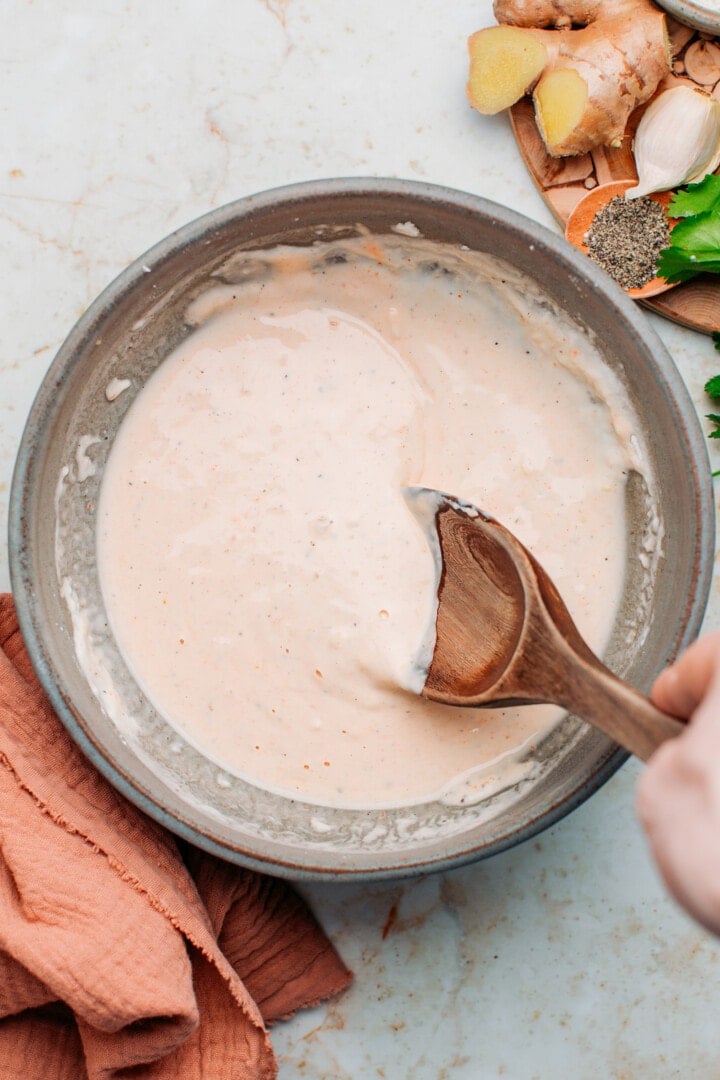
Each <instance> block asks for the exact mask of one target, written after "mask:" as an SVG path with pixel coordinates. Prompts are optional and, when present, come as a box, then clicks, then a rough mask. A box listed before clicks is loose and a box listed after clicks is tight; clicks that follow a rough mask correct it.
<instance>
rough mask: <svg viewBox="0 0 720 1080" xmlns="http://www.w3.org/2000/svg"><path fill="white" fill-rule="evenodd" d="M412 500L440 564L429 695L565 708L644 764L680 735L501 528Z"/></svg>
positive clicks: (455, 503)
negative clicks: (596, 649) (608, 662)
mask: <svg viewBox="0 0 720 1080" xmlns="http://www.w3.org/2000/svg"><path fill="white" fill-rule="evenodd" d="M405 494H406V498H407V500H408V504H409V505H410V508H411V509H412V510H413V512H414V513H415V514H416V516H417V517H418V519H419V520H420V522H421V524H423V526H424V527H425V529H426V532H427V535H428V540H429V542H430V544H431V547H433V549H434V550H435V551H436V554H439V558H440V561H441V567H440V571H441V572H440V577H439V582H440V583H439V586H438V593H437V596H438V606H437V617H436V623H435V630H436V637H435V646H434V651H433V655H432V660H431V662H430V665H429V668H428V671H427V677H426V679H425V685H424V687H423V690H422V694H423V696H424V697H426V698H429V699H430V700H432V701H439V702H443V703H444V704H446V705H462V706H468V705H469V706H503V705H532V704H537V703H539V702H551V703H553V704H556V705H562V706H563V707H564V708H566V709H568V710H569V711H570V712H572V713H574V714H575V715H576V716H579V717H581V718H582V719H583V720H587V721H589V722H590V723H591V724H594V725H595V727H597V728H600V730H601V731H604V732H605V734H606V735H609V736H610V738H611V739H614V740H615V741H616V742H618V743H620V745H621V746H624V747H625V749H626V750H629V751H630V752H631V753H633V754H635V755H636V756H637V757H639V758H641V759H642V760H643V761H646V760H647V758H648V757H649V756H650V755H651V754H652V752H653V751H654V750H655V749H656V748H657V747H658V746H659V745H660V744H661V743H663V742H665V740H666V739H670V738H673V737H674V736H676V735H678V734H679V733H680V732H681V731H682V729H683V724H682V723H681V722H680V721H679V720H676V719H675V718H674V717H671V716H667V715H666V714H665V713H663V712H660V710H659V709H656V708H655V706H654V705H653V704H652V703H651V702H650V701H649V700H648V699H647V698H646V697H644V696H643V695H642V694H640V693H638V691H637V690H633V689H632V687H630V686H628V685H627V684H626V683H624V682H622V680H620V679H618V678H617V676H615V675H613V674H612V672H611V671H609V670H608V669H607V668H606V667H605V665H604V664H602V663H601V662H600V660H598V658H597V657H596V656H595V654H594V653H593V652H592V651H591V650H590V649H589V647H588V646H587V645H586V644H585V642H584V641H583V639H582V638H581V636H580V634H579V632H578V630H577V628H576V626H575V624H574V622H573V620H572V618H571V616H570V613H569V612H568V610H567V608H566V607H565V604H564V603H563V601H562V598H561V597H560V594H559V593H558V591H557V589H556V588H555V586H554V585H553V583H552V581H551V580H550V578H549V577H548V575H547V574H546V573H545V571H544V570H543V569H542V567H541V566H540V565H539V564H538V563H537V562H536V560H535V559H534V558H533V556H532V555H531V554H530V552H529V551H528V550H527V549H526V548H525V547H523V545H522V544H521V543H520V541H519V540H517V539H516V538H515V537H514V536H513V534H512V533H511V532H509V531H508V530H507V529H506V528H505V527H504V526H503V525H501V524H500V523H499V522H497V521H495V520H494V519H493V518H491V517H488V516H487V515H486V514H483V513H482V511H480V510H478V509H477V508H476V507H474V506H471V505H470V504H468V503H464V502H461V501H460V500H457V499H454V498H453V497H452V496H450V495H445V494H443V493H442V492H439V491H434V490H432V489H429V488H406V489H405ZM438 544H439V548H440V550H439V553H438V552H437V545H438Z"/></svg>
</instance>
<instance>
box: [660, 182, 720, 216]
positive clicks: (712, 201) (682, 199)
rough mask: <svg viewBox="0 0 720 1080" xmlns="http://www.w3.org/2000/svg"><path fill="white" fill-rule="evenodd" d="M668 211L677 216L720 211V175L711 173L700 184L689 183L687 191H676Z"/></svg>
mask: <svg viewBox="0 0 720 1080" xmlns="http://www.w3.org/2000/svg"><path fill="white" fill-rule="evenodd" d="M668 212H669V214H670V216H671V217H675V218H684V217H694V216H695V215H697V214H711V213H720V176H716V175H715V173H709V174H708V175H707V176H706V177H705V179H704V180H701V181H700V183H699V184H688V186H687V188H686V189H685V191H678V192H676V193H675V195H674V196H673V198H672V201H671V202H670V206H669V207H668Z"/></svg>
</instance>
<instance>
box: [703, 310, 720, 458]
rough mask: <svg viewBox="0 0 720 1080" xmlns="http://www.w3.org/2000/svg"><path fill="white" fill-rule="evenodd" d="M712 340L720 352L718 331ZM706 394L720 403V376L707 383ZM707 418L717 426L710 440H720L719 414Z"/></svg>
mask: <svg viewBox="0 0 720 1080" xmlns="http://www.w3.org/2000/svg"><path fill="white" fill-rule="evenodd" d="M712 339H713V341H714V342H715V348H716V349H717V350H718V352H720V333H718V332H717V331H716V332H715V333H714V334H713V336H712ZM705 393H706V394H707V396H708V397H709V398H710V399H711V401H720V375H713V377H712V378H711V379H708V381H707V382H706V383H705ZM705 418H706V419H707V420H710V421H712V423H713V424H714V425H715V427H714V428H713V430H712V431H710V432H708V438H710V439H720V415H719V414H718V413H706V414H705ZM712 475H713V476H720V469H716V470H715V472H714V473H713V474H712Z"/></svg>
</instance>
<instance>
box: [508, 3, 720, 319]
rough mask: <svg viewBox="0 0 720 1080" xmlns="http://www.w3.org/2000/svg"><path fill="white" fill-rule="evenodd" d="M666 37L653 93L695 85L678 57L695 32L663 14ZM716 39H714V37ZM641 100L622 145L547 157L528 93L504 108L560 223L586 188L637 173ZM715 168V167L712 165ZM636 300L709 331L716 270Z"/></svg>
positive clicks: (719, 295)
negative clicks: (664, 59)
mask: <svg viewBox="0 0 720 1080" xmlns="http://www.w3.org/2000/svg"><path fill="white" fill-rule="evenodd" d="M668 24H669V31H670V40H671V43H672V47H673V57H674V71H675V74H673V75H670V76H668V78H667V79H665V80H664V81H663V82H662V83H661V84H660V86H659V87H658V93H660V92H661V91H662V90H667V89H668V88H669V87H670V86H675V85H678V83H680V82H689V83H691V85H696V84H695V83H694V82H693V81H692V80H691V79H689V78H688V77H687V75H686V73H685V65H684V61H683V57H684V56H685V53H686V52H687V50H688V49H689V48H690V46H691V45H692V44H693V42H694V41H696V40H697V39H698V38H699V37H700V36H702V37H704V38H706V39H707V37H708V35H706V34H704V35H700V34H698V33H697V32H696V31H694V30H691V29H690V28H689V27H686V26H682V25H681V24H680V23H676V22H675V21H674V20H672V19H668ZM718 44H720V40H719V41H718ZM703 89H705V90H713V96H714V97H720V84H718V86H717V87H715V88H714V89H713V87H710V86H704V87H703ZM646 108H647V105H644V106H642V107H641V108H639V109H636V110H635V112H634V113H633V114H632V116H631V117H630V121H629V123H628V126H627V128H626V129H625V136H624V138H623V141H622V146H620V147H618V149H613V148H611V147H607V146H605V147H600V148H599V149H597V150H593V151H592V152H591V153H589V154H583V155H581V156H579V157H569V158H553V157H550V156H549V154H547V152H546V150H545V145H544V143H543V141H542V139H541V138H540V134H539V132H538V130H537V126H536V124H535V114H534V110H533V105H532V102H531V101H530V99H529V98H523V99H522V100H521V101H519V102H518V103H517V105H514V106H513V107H512V109H511V110H510V116H511V120H512V126H513V132H514V133H515V138H516V140H517V143H518V146H519V148H520V152H521V153H522V156H523V158H524V159H525V164H526V165H527V167H528V171H529V172H530V175H531V176H532V178H533V180H534V181H535V184H536V186H537V187H538V189H539V191H540V193H541V195H542V196H543V198H544V199H545V202H546V203H547V204H548V206H549V207H550V209H551V210H552V212H553V214H554V215H555V217H556V218H557V220H558V221H559V222H560V224H561V225H562V226H563V227H564V225H565V222H566V221H567V219H568V217H569V216H570V212H571V211H572V210H573V209H574V208H575V206H576V205H577V204H578V203H579V201H580V199H582V198H583V196H584V195H587V193H588V191H589V190H591V189H592V188H594V187H596V186H597V185H598V184H605V183H607V182H608V181H609V180H629V179H636V178H637V171H636V169H635V160H634V158H633V154H632V141H633V136H634V134H635V129H636V127H637V125H638V122H639V120H640V117H641V116H642V114H643V112H644V111H645V109H646ZM718 171H719V172H720V170H718ZM638 303H641V304H643V305H644V306H646V307H648V308H650V309H652V310H653V311H655V312H657V313H658V314H659V315H664V316H665V318H667V319H672V320H673V321H674V322H678V323H682V325H683V326H689V327H690V328H691V329H692V330H700V331H701V332H702V333H705V334H709V333H712V331H713V330H720V275H717V274H703V275H701V276H700V277H698V278H696V279H695V280H694V281H688V282H685V284H683V285H677V286H675V288H672V289H669V290H668V291H667V292H664V293H662V294H661V295H660V296H655V297H652V298H651V299H647V300H640V301H638Z"/></svg>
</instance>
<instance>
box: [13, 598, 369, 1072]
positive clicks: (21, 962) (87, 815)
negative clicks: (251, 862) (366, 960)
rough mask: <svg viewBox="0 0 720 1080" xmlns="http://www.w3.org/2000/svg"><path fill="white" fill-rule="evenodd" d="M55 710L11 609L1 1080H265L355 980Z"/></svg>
mask: <svg viewBox="0 0 720 1080" xmlns="http://www.w3.org/2000/svg"><path fill="white" fill-rule="evenodd" d="M183 854H184V859H183V855H181V851H180V848H179V845H178V843H177V841H176V840H175V839H174V838H173V837H172V836H171V835H170V834H169V833H167V832H166V831H165V830H164V829H162V828H161V827H160V826H159V825H157V824H155V823H154V822H153V821H151V820H150V819H148V818H147V817H145V816H144V815H143V814H142V813H140V811H139V810H137V809H136V808H135V807H134V806H132V805H131V804H130V803H128V802H127V801H126V800H125V799H124V798H123V797H122V796H121V795H120V794H119V793H118V792H116V791H115V790H114V788H112V787H111V786H110V785H109V784H108V783H107V782H106V781H105V780H104V779H103V777H102V776H100V774H99V773H98V772H97V771H96V770H95V769H94V768H93V767H92V766H91V765H90V764H89V762H88V761H86V759H85V758H84V757H83V755H82V754H81V753H80V751H79V750H78V749H77V747H76V746H75V744H74V743H73V742H72V740H71V739H70V737H69V736H68V734H67V733H66V731H65V729H64V727H63V726H62V724H61V723H60V721H59V720H58V718H57V717H56V716H55V714H54V712H53V711H52V709H51V708H50V705H49V702H48V701H47V698H46V697H45V695H44V693H43V691H42V689H41V687H40V685H39V683H38V682H37V679H36V678H35V675H34V673H33V671H32V668H31V665H30V662H29V660H28V657H27V653H26V651H25V647H24V645H23V642H22V639H21V636H20V633H19V630H18V624H17V618H16V615H15V608H14V605H13V602H12V598H11V597H10V596H8V595H0V1077H1V1078H2V1080H14V1078H15V1077H17V1078H18V1080H101V1078H102V1080H110V1078H113V1080H115V1078H117V1080H121V1078H122V1080H130V1078H133V1080H135V1078H142V1080H171V1078H172V1080H201V1078H202V1080H256V1078H259V1080H265V1078H270V1077H274V1076H275V1075H276V1072H277V1069H276V1063H275V1058H274V1055H273V1052H272V1047H271V1045H270V1041H269V1038H268V1034H267V1030H266V1024H271V1023H272V1022H273V1021H274V1020H278V1019H280V1018H283V1017H286V1016H288V1015H290V1014H291V1013H292V1012H294V1011H295V1010H296V1009H298V1008H300V1007H302V1006H305V1005H310V1004H315V1003H316V1002H318V1001H320V1000H322V999H323V998H325V997H328V996H330V995H332V994H335V993H337V992H339V991H340V990H342V989H343V988H344V987H345V986H347V984H348V983H349V982H350V979H351V976H350V973H349V972H348V970H347V969H346V968H345V966H344V964H343V963H342V961H341V960H340V958H339V957H338V955H337V954H336V952H335V951H334V949H333V948H332V946H331V945H330V943H329V942H328V940H327V939H326V938H325V936H324V934H323V933H322V931H321V929H320V928H319V926H318V925H317V923H316V922H315V920H314V919H313V917H312V915H311V914H310V913H309V911H308V910H307V908H306V907H305V905H304V903H303V902H302V900H301V899H300V898H299V897H298V896H297V895H296V894H295V893H294V892H293V891H292V890H291V889H290V888H289V887H288V886H286V885H284V884H283V883H281V882H279V881H276V880H273V879H271V878H266V877H263V876H261V875H258V874H254V873H252V872H250V871H245V870H242V869H238V868H237V867H233V866H230V865H228V864H226V863H223V862H221V861H220V860H218V859H215V858H213V857H212V856H210V855H207V854H205V853H203V852H201V851H197V850H195V849H192V848H189V847H188V848H187V849H185V848H183Z"/></svg>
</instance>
